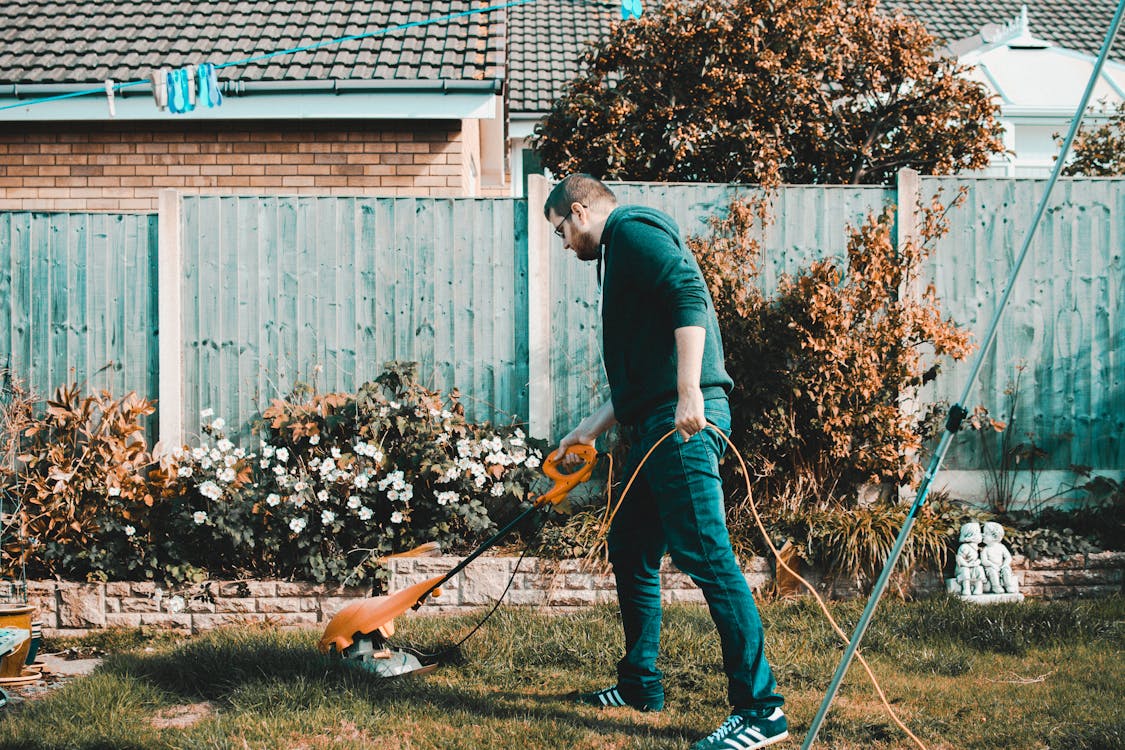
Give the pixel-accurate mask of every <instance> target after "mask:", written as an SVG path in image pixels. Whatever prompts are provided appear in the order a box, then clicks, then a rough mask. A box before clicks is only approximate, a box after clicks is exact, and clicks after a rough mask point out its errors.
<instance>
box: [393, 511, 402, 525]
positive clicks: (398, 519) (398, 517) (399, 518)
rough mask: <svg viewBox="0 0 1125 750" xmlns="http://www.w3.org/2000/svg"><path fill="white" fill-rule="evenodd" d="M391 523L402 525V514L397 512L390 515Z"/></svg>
mask: <svg viewBox="0 0 1125 750" xmlns="http://www.w3.org/2000/svg"><path fill="white" fill-rule="evenodd" d="M391 523H402V513H399V512H398V511H397V510H396V511H395V512H394V513H392V514H391Z"/></svg>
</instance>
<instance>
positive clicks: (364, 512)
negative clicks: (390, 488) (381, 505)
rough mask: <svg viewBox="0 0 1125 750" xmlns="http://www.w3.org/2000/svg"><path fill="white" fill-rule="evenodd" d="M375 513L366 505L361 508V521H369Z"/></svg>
mask: <svg viewBox="0 0 1125 750" xmlns="http://www.w3.org/2000/svg"><path fill="white" fill-rule="evenodd" d="M373 515H374V513H372V511H371V509H370V508H368V507H367V506H366V505H365V506H363V507H362V508H360V509H359V520H361V521H367V520H369V519H370V518H371V516H373Z"/></svg>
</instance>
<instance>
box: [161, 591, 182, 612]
mask: <svg viewBox="0 0 1125 750" xmlns="http://www.w3.org/2000/svg"><path fill="white" fill-rule="evenodd" d="M164 607H165V608H166V609H167V610H168V611H169V612H171V613H172V614H175V613H177V612H183V611H184V598H183V597H182V596H180V595H179V594H177V595H176V596H173V597H171V598H170V599H168V603H167V604H165V605H164Z"/></svg>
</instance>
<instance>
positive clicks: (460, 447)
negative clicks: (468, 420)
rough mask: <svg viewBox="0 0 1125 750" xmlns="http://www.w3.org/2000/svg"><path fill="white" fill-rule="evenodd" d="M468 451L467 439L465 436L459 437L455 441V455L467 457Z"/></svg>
mask: <svg viewBox="0 0 1125 750" xmlns="http://www.w3.org/2000/svg"><path fill="white" fill-rule="evenodd" d="M469 451H470V448H469V441H468V440H467V439H466V438H461V439H460V440H458V441H457V455H458V456H461V457H462V458H467V457H468V456H469Z"/></svg>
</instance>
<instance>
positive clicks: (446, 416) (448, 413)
mask: <svg viewBox="0 0 1125 750" xmlns="http://www.w3.org/2000/svg"><path fill="white" fill-rule="evenodd" d="M441 418H442V419H452V418H453V412H451V411H450V410H449V409H442V410H441Z"/></svg>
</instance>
